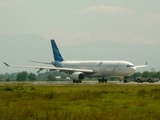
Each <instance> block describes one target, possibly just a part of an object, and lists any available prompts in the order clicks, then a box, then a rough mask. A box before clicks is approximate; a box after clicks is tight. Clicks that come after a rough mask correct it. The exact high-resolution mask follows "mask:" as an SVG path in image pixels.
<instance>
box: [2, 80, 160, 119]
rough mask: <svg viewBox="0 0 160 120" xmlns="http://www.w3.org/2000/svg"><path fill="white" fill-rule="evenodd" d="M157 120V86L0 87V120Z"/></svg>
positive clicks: (159, 106) (159, 114)
mask: <svg viewBox="0 0 160 120" xmlns="http://www.w3.org/2000/svg"><path fill="white" fill-rule="evenodd" d="M22 119H23V120H140V119H141V120H142V119H146V120H159V119H160V86H159V85H151V84H150V85H142V84H141V85H125V84H124V85H123V84H121V85H117V84H96V85H85V84H70V85H61V86H56V85H29V84H21V83H20V84H13V85H12V84H7V85H1V86H0V120H22Z"/></svg>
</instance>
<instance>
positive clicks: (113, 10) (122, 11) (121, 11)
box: [78, 4, 134, 15]
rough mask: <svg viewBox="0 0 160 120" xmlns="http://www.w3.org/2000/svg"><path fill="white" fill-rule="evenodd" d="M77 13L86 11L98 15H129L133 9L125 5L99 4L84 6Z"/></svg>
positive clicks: (132, 12)
mask: <svg viewBox="0 0 160 120" xmlns="http://www.w3.org/2000/svg"><path fill="white" fill-rule="evenodd" d="M78 13H81V14H87V13H88V14H90V15H98V14H112V15H131V14H134V11H133V10H131V9H128V8H125V7H114V6H106V5H103V4H100V5H97V6H91V7H88V8H84V9H82V10H80V11H79V12H78Z"/></svg>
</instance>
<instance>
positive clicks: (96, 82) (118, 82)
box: [0, 80, 160, 85]
mask: <svg viewBox="0 0 160 120" xmlns="http://www.w3.org/2000/svg"><path fill="white" fill-rule="evenodd" d="M18 83H24V84H31V85H84V84H86V85H110V84H118V85H132V84H133V85H145V84H147V85H159V84H160V81H159V82H154V83H148V82H143V83H137V82H134V81H131V82H127V83H123V82H120V81H107V83H99V82H98V81H93V80H92V81H85V80H84V81H82V83H73V81H31V82H30V81H25V82H16V81H15V82H13V81H12V82H0V85H5V84H18Z"/></svg>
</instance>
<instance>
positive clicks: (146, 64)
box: [135, 62, 148, 68]
mask: <svg viewBox="0 0 160 120" xmlns="http://www.w3.org/2000/svg"><path fill="white" fill-rule="evenodd" d="M135 67H136V68H142V67H148V62H146V63H145V64H144V65H137V66H135Z"/></svg>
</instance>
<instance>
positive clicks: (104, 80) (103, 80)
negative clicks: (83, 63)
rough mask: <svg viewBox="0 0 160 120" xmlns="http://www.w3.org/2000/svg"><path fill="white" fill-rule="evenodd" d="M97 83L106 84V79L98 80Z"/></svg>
mask: <svg viewBox="0 0 160 120" xmlns="http://www.w3.org/2000/svg"><path fill="white" fill-rule="evenodd" d="M98 82H99V83H100V82H102V83H104V82H105V83H106V82H107V79H106V78H104V77H103V78H102V79H98Z"/></svg>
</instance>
